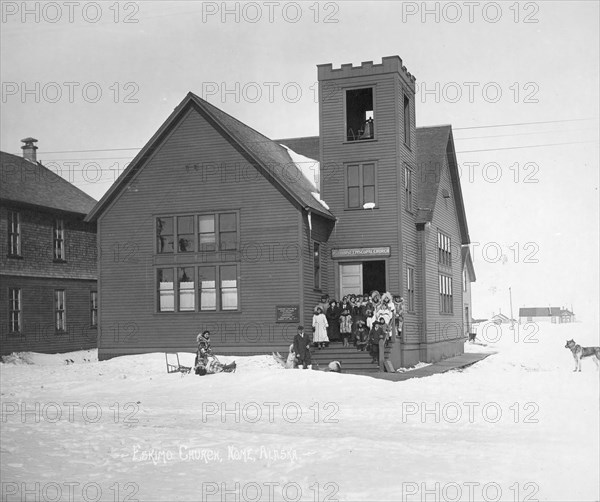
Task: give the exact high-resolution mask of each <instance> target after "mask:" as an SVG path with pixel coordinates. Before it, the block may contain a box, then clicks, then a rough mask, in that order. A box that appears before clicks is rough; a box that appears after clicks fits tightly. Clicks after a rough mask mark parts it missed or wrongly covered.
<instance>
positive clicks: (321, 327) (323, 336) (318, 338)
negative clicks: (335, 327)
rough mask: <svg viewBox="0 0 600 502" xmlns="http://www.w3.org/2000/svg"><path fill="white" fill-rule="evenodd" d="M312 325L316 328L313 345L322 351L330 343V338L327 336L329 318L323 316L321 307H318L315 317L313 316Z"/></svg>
mask: <svg viewBox="0 0 600 502" xmlns="http://www.w3.org/2000/svg"><path fill="white" fill-rule="evenodd" d="M312 325H313V328H314V332H313V343H314V344H315V345H316V346H317V347H318V348H319V349H322V348H323V347H324V346H325V344H326V343H329V338H328V336H327V326H329V324H328V323H327V318H326V317H325V314H323V310H322V309H321V307H317V309H316V312H315V315H313V320H312Z"/></svg>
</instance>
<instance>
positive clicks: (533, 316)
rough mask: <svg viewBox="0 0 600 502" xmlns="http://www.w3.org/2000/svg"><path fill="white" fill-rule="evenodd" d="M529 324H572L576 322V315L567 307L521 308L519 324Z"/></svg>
mask: <svg viewBox="0 0 600 502" xmlns="http://www.w3.org/2000/svg"><path fill="white" fill-rule="evenodd" d="M528 322H550V323H552V324H563V323H570V322H575V314H574V313H573V312H572V311H571V310H569V309H568V308H565V307H521V308H520V309H519V323H528Z"/></svg>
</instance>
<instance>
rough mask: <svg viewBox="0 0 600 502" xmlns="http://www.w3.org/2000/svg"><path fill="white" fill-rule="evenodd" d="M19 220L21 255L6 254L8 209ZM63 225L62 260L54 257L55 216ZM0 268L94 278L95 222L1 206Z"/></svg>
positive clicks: (20, 272) (32, 274)
mask: <svg viewBox="0 0 600 502" xmlns="http://www.w3.org/2000/svg"><path fill="white" fill-rule="evenodd" d="M9 210H10V211H17V212H18V213H19V214H20V222H21V257H20V258H9V257H8V238H7V235H8V220H7V218H8V211H9ZM56 218H62V219H63V221H64V228H65V255H66V256H65V261H64V262H55V261H54V240H53V238H54V234H53V232H54V220H55V219H56ZM0 270H1V271H2V274H12V275H24V276H30V277H57V278H70V279H95V278H96V274H97V247H96V225H95V224H94V223H84V222H83V215H81V216H79V217H75V216H68V215H61V214H59V213H54V212H50V211H48V212H44V211H37V210H34V209H31V208H25V207H19V206H2V207H0Z"/></svg>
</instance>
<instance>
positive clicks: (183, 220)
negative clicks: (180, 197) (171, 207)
mask: <svg viewBox="0 0 600 502" xmlns="http://www.w3.org/2000/svg"><path fill="white" fill-rule="evenodd" d="M194 234H195V232H194V217H193V216H177V252H178V253H187V252H190V251H194V250H195V247H196V242H195V241H196V238H195V236H194Z"/></svg>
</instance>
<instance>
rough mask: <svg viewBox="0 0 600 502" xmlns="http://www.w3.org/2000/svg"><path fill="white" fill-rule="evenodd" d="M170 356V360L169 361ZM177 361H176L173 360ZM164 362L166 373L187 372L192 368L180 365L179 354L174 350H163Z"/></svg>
mask: <svg viewBox="0 0 600 502" xmlns="http://www.w3.org/2000/svg"><path fill="white" fill-rule="evenodd" d="M169 357H170V361H169ZM175 361H177V362H175ZM165 362H166V363H167V373H184V374H186V373H189V372H190V371H192V368H190V367H189V366H182V365H181V364H180V362H179V354H177V353H176V352H165Z"/></svg>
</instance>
